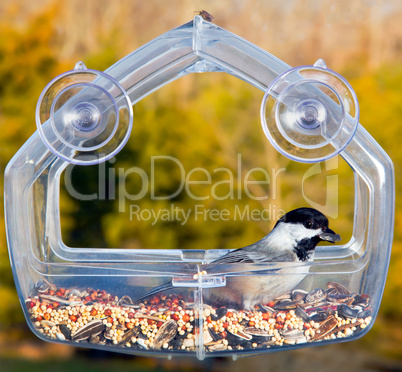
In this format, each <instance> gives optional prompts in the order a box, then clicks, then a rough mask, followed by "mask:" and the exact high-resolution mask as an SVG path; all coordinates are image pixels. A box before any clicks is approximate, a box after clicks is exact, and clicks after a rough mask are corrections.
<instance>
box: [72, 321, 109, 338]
mask: <svg viewBox="0 0 402 372" xmlns="http://www.w3.org/2000/svg"><path fill="white" fill-rule="evenodd" d="M105 328H106V326H105V325H104V324H103V322H102V321H101V320H93V321H91V322H89V323H87V324H85V325H84V326H83V327H82V328H80V329H79V330H78V331H77V332H76V333H74V334H73V335H72V337H71V338H72V340H73V341H84V340H87V339H88V338H89V337H90V336H91V335H95V336H96V335H99V334H100V333H101V332H103V331H104V330H105Z"/></svg>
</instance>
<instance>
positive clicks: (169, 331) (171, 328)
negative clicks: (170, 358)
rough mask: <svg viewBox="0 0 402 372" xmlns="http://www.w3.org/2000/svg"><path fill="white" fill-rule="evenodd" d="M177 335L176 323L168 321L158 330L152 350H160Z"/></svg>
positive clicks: (171, 320)
mask: <svg viewBox="0 0 402 372" xmlns="http://www.w3.org/2000/svg"><path fill="white" fill-rule="evenodd" d="M176 333H177V323H176V322H175V321H174V320H173V319H170V320H168V321H167V322H165V323H164V324H162V326H161V327H160V328H159V331H158V332H157V333H156V335H155V338H154V348H155V349H161V348H162V346H163V344H165V343H168V342H169V341H171V340H172V339H173V338H174V336H176Z"/></svg>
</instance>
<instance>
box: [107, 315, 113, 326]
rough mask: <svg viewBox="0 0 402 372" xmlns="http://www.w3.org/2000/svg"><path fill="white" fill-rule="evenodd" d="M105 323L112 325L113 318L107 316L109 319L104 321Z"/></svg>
mask: <svg viewBox="0 0 402 372" xmlns="http://www.w3.org/2000/svg"><path fill="white" fill-rule="evenodd" d="M106 323H110V324H113V318H112V317H110V316H109V318H107V319H106Z"/></svg>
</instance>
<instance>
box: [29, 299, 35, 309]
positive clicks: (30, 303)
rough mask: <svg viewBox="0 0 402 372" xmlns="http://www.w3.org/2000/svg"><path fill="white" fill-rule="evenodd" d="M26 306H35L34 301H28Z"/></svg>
mask: <svg viewBox="0 0 402 372" xmlns="http://www.w3.org/2000/svg"><path fill="white" fill-rule="evenodd" d="M28 306H29V307H30V308H31V309H32V308H33V307H34V306H35V302H33V301H30V302H29V305H28Z"/></svg>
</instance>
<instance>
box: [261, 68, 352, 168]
mask: <svg viewBox="0 0 402 372" xmlns="http://www.w3.org/2000/svg"><path fill="white" fill-rule="evenodd" d="M358 122H359V105H358V102H357V97H356V94H355V93H354V91H353V89H352V87H351V86H350V85H349V83H348V82H347V81H346V80H345V79H344V78H343V77H342V76H340V75H338V74H337V73H335V72H334V71H332V70H329V69H328V68H327V67H326V65H325V62H324V61H322V60H318V61H317V62H316V63H315V64H314V66H302V67H297V68H294V69H291V70H289V71H287V72H286V73H284V74H282V75H280V76H279V77H278V78H276V79H275V80H274V81H273V82H272V84H271V85H270V86H269V88H268V90H267V92H266V93H265V95H264V98H263V101H262V105H261V123H262V127H263V130H264V133H265V135H266V136H267V138H268V139H269V141H270V142H271V143H272V145H273V146H274V147H275V148H276V149H277V150H278V151H279V152H280V153H282V154H283V155H285V156H286V157H288V158H290V159H292V160H296V161H301V162H307V163H313V162H318V161H323V160H327V159H330V158H331V157H333V156H335V155H337V154H339V153H340V152H341V151H342V150H343V149H344V148H345V147H346V146H347V145H348V143H349V142H350V141H351V140H352V138H353V136H354V134H355V132H356V129H357V125H358Z"/></svg>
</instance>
